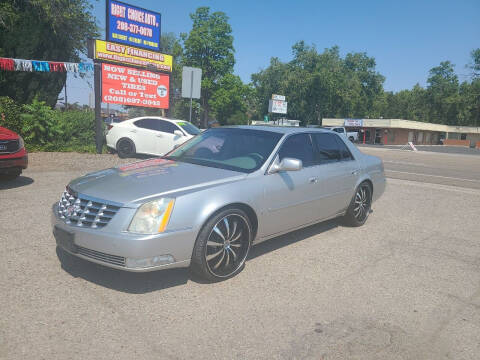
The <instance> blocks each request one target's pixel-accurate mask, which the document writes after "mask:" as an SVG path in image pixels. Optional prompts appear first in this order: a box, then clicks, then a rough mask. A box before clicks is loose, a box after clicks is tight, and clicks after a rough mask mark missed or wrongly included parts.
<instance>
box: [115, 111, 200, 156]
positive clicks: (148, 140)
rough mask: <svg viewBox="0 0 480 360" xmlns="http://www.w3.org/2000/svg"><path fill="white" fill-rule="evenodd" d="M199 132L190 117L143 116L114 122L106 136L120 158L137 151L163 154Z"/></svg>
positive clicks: (138, 152) (139, 152) (137, 152)
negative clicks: (189, 119) (186, 118)
mask: <svg viewBox="0 0 480 360" xmlns="http://www.w3.org/2000/svg"><path fill="white" fill-rule="evenodd" d="M200 132H201V131H200V130H199V129H198V128H197V127H196V126H195V125H193V124H191V123H189V122H188V121H183V120H171V119H166V118H163V117H158V116H144V117H138V118H134V119H130V120H126V121H122V122H121V123H118V124H114V125H113V127H112V128H111V129H110V130H108V132H107V136H106V138H107V146H108V147H109V148H110V149H112V150H115V151H117V152H118V156H119V157H121V158H126V157H131V156H133V155H135V154H150V155H158V156H161V155H164V154H166V153H167V152H169V151H170V150H172V149H173V148H174V147H175V146H178V145H180V144H182V143H184V142H185V141H187V140H188V139H191V138H192V137H194V136H195V135H197V134H199V133H200Z"/></svg>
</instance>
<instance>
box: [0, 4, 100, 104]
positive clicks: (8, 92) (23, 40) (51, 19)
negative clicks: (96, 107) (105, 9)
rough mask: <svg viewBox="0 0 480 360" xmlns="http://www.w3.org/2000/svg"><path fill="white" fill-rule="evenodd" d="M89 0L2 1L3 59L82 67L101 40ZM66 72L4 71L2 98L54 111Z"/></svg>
mask: <svg viewBox="0 0 480 360" xmlns="http://www.w3.org/2000/svg"><path fill="white" fill-rule="evenodd" d="M91 10H92V5H91V4H90V3H89V1H88V0H15V1H12V0H0V56H3V57H12V58H19V59H33V60H51V61H67V62H78V61H79V60H80V58H81V54H82V53H85V52H86V45H87V39H88V38H94V37H96V36H97V35H98V31H97V29H98V28H97V25H96V22H95V18H94V17H93V15H92V13H91ZM65 79H66V74H65V73H37V72H32V73H29V72H6V71H5V72H4V71H2V72H0V96H9V97H11V98H12V99H14V100H15V101H16V102H18V103H30V102H31V101H32V100H33V98H35V97H37V98H38V99H39V100H40V101H42V100H43V101H46V103H47V104H48V105H50V106H54V105H55V103H56V101H57V97H58V94H59V93H60V91H61V89H62V88H63V86H64V84H65Z"/></svg>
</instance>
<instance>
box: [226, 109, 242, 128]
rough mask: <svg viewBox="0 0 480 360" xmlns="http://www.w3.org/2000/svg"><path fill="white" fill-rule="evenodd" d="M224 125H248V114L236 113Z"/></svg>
mask: <svg viewBox="0 0 480 360" xmlns="http://www.w3.org/2000/svg"><path fill="white" fill-rule="evenodd" d="M222 125H248V117H247V114H245V113H244V112H242V111H236V112H235V113H234V114H233V115H231V116H230V117H229V118H228V119H227V121H226V123H225V124H222Z"/></svg>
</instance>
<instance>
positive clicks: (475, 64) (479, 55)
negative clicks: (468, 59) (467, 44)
mask: <svg viewBox="0 0 480 360" xmlns="http://www.w3.org/2000/svg"><path fill="white" fill-rule="evenodd" d="M470 54H471V56H472V63H471V64H470V66H469V68H470V69H471V70H472V78H473V79H478V78H480V48H478V49H475V50H472V52H471V53H470Z"/></svg>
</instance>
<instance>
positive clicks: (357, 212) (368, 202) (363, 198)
mask: <svg viewBox="0 0 480 360" xmlns="http://www.w3.org/2000/svg"><path fill="white" fill-rule="evenodd" d="M371 207H372V187H371V186H370V184H369V183H368V182H366V181H365V182H363V183H361V184H360V185H358V187H357V190H356V191H355V195H354V196H353V199H352V201H351V202H350V206H349V207H348V210H347V213H346V214H345V221H346V223H347V224H348V225H350V226H362V225H363V224H365V221H367V218H368V215H369V214H370V209H371Z"/></svg>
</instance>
